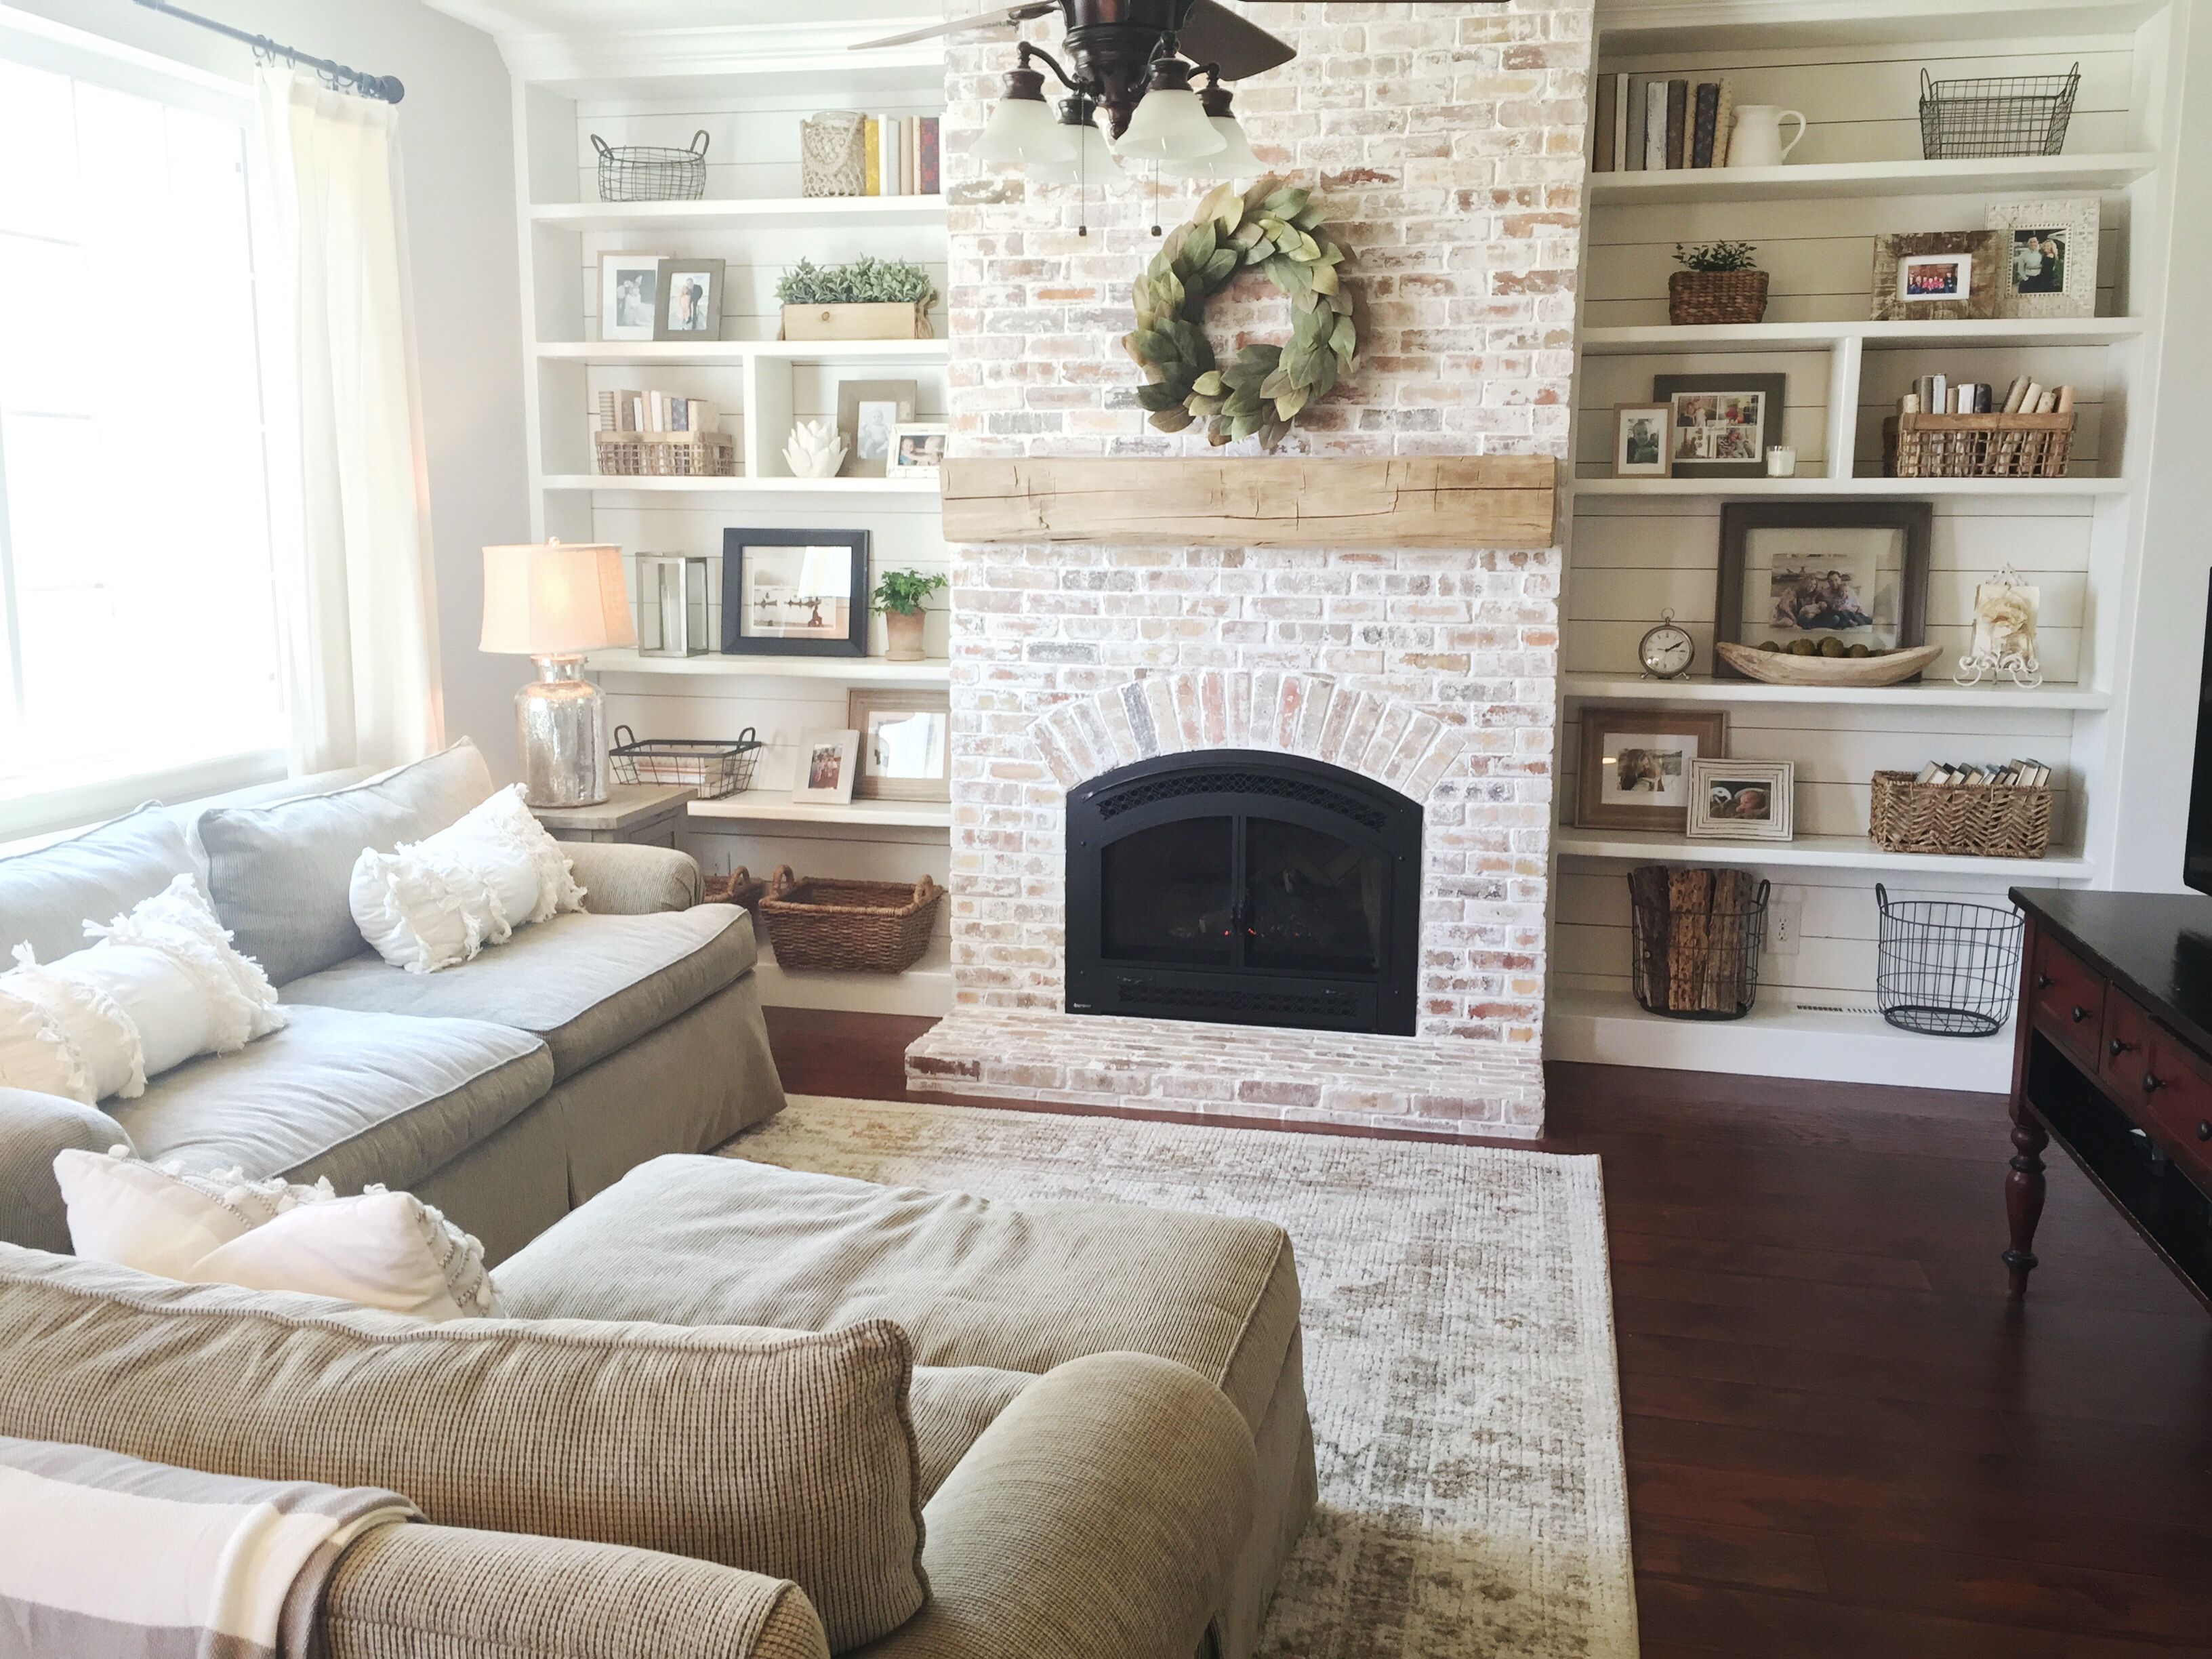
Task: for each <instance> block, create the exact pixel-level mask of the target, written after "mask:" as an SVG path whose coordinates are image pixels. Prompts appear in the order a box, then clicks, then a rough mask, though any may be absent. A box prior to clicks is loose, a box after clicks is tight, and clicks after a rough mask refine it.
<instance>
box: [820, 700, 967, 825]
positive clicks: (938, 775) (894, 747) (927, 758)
mask: <svg viewBox="0 0 2212 1659" xmlns="http://www.w3.org/2000/svg"><path fill="white" fill-rule="evenodd" d="M845 719H846V721H847V723H848V725H850V726H852V727H853V728H854V730H855V731H857V732H859V733H860V771H859V773H858V775H856V777H855V779H854V787H853V793H854V797H855V798H856V799H860V800H950V799H952V700H951V697H950V696H948V695H947V694H946V693H945V692H943V691H878V690H864V689H862V688H860V687H858V686H855V687H854V689H853V690H850V691H848V692H847V693H846V694H845Z"/></svg>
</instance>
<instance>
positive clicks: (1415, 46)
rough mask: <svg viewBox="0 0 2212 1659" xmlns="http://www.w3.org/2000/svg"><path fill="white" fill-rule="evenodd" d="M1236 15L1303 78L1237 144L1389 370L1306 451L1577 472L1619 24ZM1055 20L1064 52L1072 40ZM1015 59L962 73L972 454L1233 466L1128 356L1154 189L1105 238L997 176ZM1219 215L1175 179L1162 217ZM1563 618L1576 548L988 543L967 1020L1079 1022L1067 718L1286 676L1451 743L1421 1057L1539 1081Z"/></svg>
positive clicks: (969, 813) (955, 209)
mask: <svg viewBox="0 0 2212 1659" xmlns="http://www.w3.org/2000/svg"><path fill="white" fill-rule="evenodd" d="M952 3H953V9H954V10H955V11H956V12H964V11H966V10H968V9H971V8H970V7H969V6H968V5H967V4H966V3H965V0H952ZM1231 3H1235V0H1231ZM1240 9H1242V10H1243V11H1244V12H1245V13H1246V14H1247V15H1249V16H1250V17H1251V18H1252V19H1253V20H1254V21H1256V22H1258V23H1259V24H1261V26H1262V27H1266V28H1267V29H1269V30H1270V31H1272V32H1273V33H1276V34H1279V35H1281V36H1282V37H1284V38H1285V40H1289V41H1291V43H1292V44H1294V45H1295V46H1297V48H1298V54H1299V55H1298V58H1297V61H1296V62H1295V63H1293V64H1290V65H1288V66H1287V67H1285V68H1284V69H1281V70H1275V71H1273V72H1271V73H1270V74H1268V75H1267V76H1262V77H1261V78H1259V79H1258V80H1256V81H1255V82H1252V83H1250V84H1249V86H1247V87H1246V88H1244V89H1243V90H1242V91H1240V92H1239V93H1238V94H1237V113H1238V115H1239V118H1241V119H1242V120H1243V123H1244V125H1245V129H1246V131H1247V132H1248V134H1249V137H1250V138H1251V141H1252V143H1253V146H1254V148H1255V149H1257V150H1258V152H1259V153H1260V155H1261V157H1262V159H1263V160H1265V161H1267V162H1268V163H1269V165H1270V166H1271V167H1273V168H1274V169H1275V170H1276V171H1278V172H1280V173H1285V174H1289V175H1293V176H1295V177H1296V178H1297V179H1298V180H1299V182H1301V183H1308V184H1311V185H1315V186H1316V187H1317V188H1318V190H1319V192H1320V195H1321V198H1322V202H1323V203H1324V204H1325V206H1326V207H1327V210H1328V216H1329V222H1330V225H1331V228H1332V232H1333V234H1334V235H1335V236H1336V237H1337V239H1338V240H1339V241H1340V243H1341V244H1342V245H1343V246H1344V247H1345V249H1346V252H1347V255H1348V256H1349V258H1350V263H1349V264H1348V265H1347V267H1346V270H1347V272H1348V273H1350V274H1352V275H1353V276H1356V277H1357V279H1358V282H1359V283H1360V284H1361V286H1362V288H1363V289H1364V298H1365V301H1366V314H1367V319H1368V322H1367V329H1366V332H1365V334H1364V337H1363V339H1362V341H1361V356H1360V363H1359V367H1358V371H1357V373H1356V374H1352V376H1350V377H1349V378H1348V379H1347V380H1346V382H1345V383H1344V384H1343V385H1341V386H1340V387H1339V389H1338V391H1337V392H1336V393H1335V394H1334V396H1333V397H1331V398H1329V399H1328V400H1327V401H1325V402H1323V403H1322V404H1317V405H1316V406H1314V407H1313V408H1311V409H1310V410H1307V411H1306V413H1305V415H1304V416H1303V417H1302V419H1301V420H1300V422H1299V423H1298V425H1297V428H1295V429H1294V431H1293V433H1292V435H1291V438H1290V440H1289V441H1288V442H1287V444H1286V446H1285V453H1301V452H1303V453H1325V454H1328V453H1333V454H1362V455H1393V454H1397V455H1413V454H1484V453H1530V452H1535V453H1550V454H1556V455H1560V456H1564V455H1565V453H1566V452H1567V437H1568V427H1567V410H1568V390H1569V386H1568V383H1569V378H1570V376H1571V373H1572V368H1573V326H1574V307H1575V293H1574V289H1575V279H1576V269H1577V262H1578V258H1579V254H1580V240H1581V219H1580V204H1581V197H1582V178H1583V164H1584V157H1583V147H1584V128H1585V123H1586V119H1587V116H1586V105H1585V101H1584V100H1585V85H1586V82H1587V78H1588V71H1589V54H1590V24H1591V0H1511V3H1510V4H1508V5H1504V6H1484V5H1474V4H1458V3H1437V4H1418V3H1403V0H1401V3H1303V4H1245V5H1243V6H1241V7H1240ZM1031 28H1032V30H1033V31H1034V32H1035V33H1034V34H1033V38H1035V39H1036V40H1039V41H1040V42H1041V43H1048V44H1055V45H1056V40H1054V36H1056V34H1057V29H1056V27H1047V26H1046V25H1043V24H1037V25H1032V26H1031ZM1010 64H1012V48H1011V47H1010V46H1008V45H1006V43H1004V42H992V41H985V42H981V43H970V42H967V41H957V42H956V44H955V45H954V46H953V49H952V52H951V64H950V69H949V72H948V86H947V100H948V101H947V111H946V116H945V173H946V189H947V191H948V193H949V195H950V197H951V250H950V252H951V259H950V283H949V291H948V293H947V295H946V300H947V307H946V316H947V325H948V328H949V331H950V334H951V339H952V342H953V349H952V363H951V380H950V398H949V402H950V409H951V423H952V433H953V436H952V440H951V443H952V447H953V451H954V453H956V454H964V455H1023V454H1031V455H1055V456H1077V455H1122V454H1166V453H1204V452H1205V444H1204V441H1203V438H1202V436H1200V434H1199V431H1198V430H1197V429H1196V428H1194V430H1193V431H1192V432H1190V433H1187V434H1184V435H1180V436H1177V437H1173V438H1170V437H1165V436H1163V435H1160V434H1158V433H1157V432H1154V431H1153V430H1152V428H1150V427H1148V426H1147V425H1146V424H1145V420H1144V416H1143V413H1142V411H1141V410H1139V409H1138V407H1137V404H1136V400H1135V387H1136V386H1137V384H1138V380H1139V376H1138V374H1137V372H1136V370H1135V368H1134V366H1133V364H1132V363H1131V362H1129V360H1128V359H1127V356H1125V355H1124V354H1123V353H1122V351H1121V348H1120V345H1119V343H1118V341H1119V337H1120V336H1121V335H1122V334H1123V333H1125V332H1126V331H1127V330H1128V329H1129V328H1130V327H1131V326H1132V325H1133V324H1132V319H1131V316H1130V311H1129V300H1128V295H1129V287H1130V283H1131V282H1132V280H1133V278H1134V277H1135V276H1137V274H1138V273H1139V271H1140V270H1141V269H1142V268H1143V265H1144V263H1145V262H1146V260H1147V259H1149V258H1151V257H1152V252H1153V250H1154V248H1155V247H1156V246H1157V244H1156V243H1155V242H1154V240H1153V239H1152V236H1151V235H1150V234H1149V227H1150V226H1151V224H1152V222H1154V217H1153V210H1152V191H1151V190H1150V188H1149V187H1144V188H1139V186H1137V185H1133V184H1131V183H1128V182H1118V183H1117V184H1115V185H1114V186H1113V187H1112V188H1111V189H1108V190H1103V191H1102V190H1098V189H1096V188H1094V190H1093V191H1092V193H1091V201H1090V203H1089V204H1088V205H1087V206H1086V207H1085V208H1083V209H1082V210H1080V211H1079V207H1078V204H1077V202H1076V200H1075V192H1074V191H1073V190H1072V189H1049V188H1040V187H1036V186H1031V185H1027V184H1025V182H1024V181H1023V180H1021V179H1019V178H1018V177H1014V176H1011V175H1008V174H1005V173H998V172H995V171H991V172H987V171H986V170H984V169H982V168H981V167H979V166H978V165H977V164H976V163H975V162H974V161H972V160H971V159H970V157H969V153H968V152H969V146H970V144H971V143H972V142H973V140H974V137H975V133H976V132H977V131H979V130H980V128H981V125H982V122H983V120H984V118H986V116H987V113H988V109H989V100H991V99H992V98H994V97H995V95H996V94H997V91H998V86H999V76H1000V75H1001V74H1002V73H1003V72H1004V70H1006V68H1007V67H1008V66H1009V65H1010ZM1199 194H1200V189H1197V188H1194V187H1191V186H1188V185H1174V184H1172V183H1169V184H1165V185H1163V187H1162V189H1161V192H1160V197H1159V204H1158V222H1160V223H1162V224H1163V225H1165V226H1167V227H1169V228H1172V227H1173V226H1175V225H1176V224H1178V223H1180V222H1182V220H1183V219H1184V218H1186V217H1187V216H1188V213H1189V210H1190V207H1191V205H1192V204H1194V201H1195V199H1196V197H1197V196H1198V195H1199ZM1079 222H1087V224H1088V226H1089V234H1088V235H1079V234H1077V226H1078V223H1079ZM1209 322H1210V324H1211V325H1213V327H1212V331H1213V334H1214V342H1215V345H1216V347H1217V349H1221V350H1228V349H1234V347H1235V346H1236V345H1237V344H1238V343H1242V339H1243V338H1266V339H1273V340H1279V339H1281V338H1282V337H1284V335H1285V332H1286V331H1287V310H1286V307H1285V302H1284V301H1281V300H1280V299H1279V298H1278V297H1276V296H1274V295H1273V289H1272V288H1271V286H1270V285H1269V284H1268V283H1267V281H1266V279H1265V278H1264V277H1260V276H1246V277H1244V278H1243V279H1242V280H1241V281H1240V283H1239V284H1238V286H1237V288H1236V289H1234V290H1233V291H1232V292H1231V293H1230V294H1227V295H1222V296H1220V297H1219V298H1218V299H1217V301H1215V303H1214V305H1213V307H1212V309H1211V311H1210V313H1209ZM1252 449H1253V446H1252V445H1250V444H1249V443H1248V444H1245V445H1242V446H1238V447H1237V448H1236V449H1234V450H1232V451H1231V452H1230V453H1231V454H1235V453H1246V452H1249V451H1251V450H1252ZM951 603H952V611H953V642H952V652H953V656H954V672H953V715H954V744H955V750H954V756H955V758H954V781H953V817H954V826H953V843H952V866H951V885H952V893H953V933H954V962H955V969H956V972H957V976H958V980H959V983H960V987H961V997H962V1000H963V1002H965V1003H969V1004H978V1005H984V1006H994V1007H1000V1008H1039V1009H1043V1008H1057V1007H1059V1006H1061V978H1060V955H1061V946H1062V940H1063V932H1062V920H1063V918H1062V908H1061V884H1062V879H1063V845H1064V840H1063V838H1064V823H1065V820H1064V815H1063V811H1062V805H1063V789H1064V787H1065V782H1066V778H1065V773H1066V763H1065V760H1064V759H1062V760H1061V761H1060V765H1059V769H1058V770H1057V771H1056V770H1055V767H1054V762H1053V760H1052V758H1050V757H1048V754H1047V751H1046V748H1045V746H1043V745H1042V744H1041V743H1040V741H1039V737H1040V729H1039V726H1038V722H1040V721H1041V720H1044V719H1046V718H1047V717H1048V716H1050V715H1051V714H1053V712H1054V710H1055V709H1056V708H1060V707H1061V706H1062V705H1064V704H1067V703H1070V702H1080V701H1082V700H1086V699H1096V698H1097V697H1098V696H1100V695H1101V694H1111V693H1114V692H1116V691H1117V690H1119V688H1121V687H1122V686H1124V685H1127V684H1129V683H1131V682H1133V681H1139V680H1147V679H1152V678H1165V679H1168V680H1170V681H1171V682H1172V681H1173V680H1174V679H1175V678H1176V677H1178V676H1180V677H1183V678H1185V679H1186V680H1188V679H1189V678H1191V677H1194V676H1199V675H1202V674H1205V673H1206V672H1208V671H1212V672H1213V673H1214V674H1216V675H1225V676H1229V677H1231V678H1229V679H1227V680H1223V681H1220V682H1218V683H1221V684H1236V683H1237V677H1243V676H1254V677H1257V676H1263V675H1264V676H1271V677H1273V678H1274V682H1275V683H1279V681H1280V678H1281V677H1282V676H1283V674H1284V673H1285V671H1291V673H1293V674H1295V675H1298V676H1303V677H1304V679H1303V680H1302V682H1301V683H1302V684H1305V685H1307V686H1308V687H1309V688H1310V694H1312V693H1319V694H1322V695H1326V696H1329V697H1332V698H1333V697H1338V696H1341V697H1345V698H1347V699H1358V698H1361V697H1363V696H1364V698H1365V699H1366V700H1367V702H1369V703H1370V704H1372V705H1373V707H1374V708H1376V709H1377V710H1387V711H1394V712H1393V717H1395V718H1402V719H1403V720H1406V721H1407V722H1412V721H1417V720H1418V721H1433V722H1435V723H1437V726H1438V727H1439V728H1441V730H1442V731H1443V732H1444V733H1446V734H1448V735H1449V738H1450V740H1451V745H1452V746H1455V747H1456V750H1457V752H1456V753H1455V754H1453V755H1452V756H1451V757H1450V760H1449V765H1448V766H1446V767H1445V768H1444V769H1443V775H1441V776H1440V777H1437V778H1436V779H1435V780H1434V781H1433V784H1432V786H1431V787H1429V788H1428V789H1427V790H1426V791H1425V793H1426V805H1427V811H1428V822H1427V831H1426V837H1425V840H1426V846H1427V870H1426V873H1425V893H1424V903H1423V938H1422V945H1423V956H1422V981H1423V983H1422V1000H1421V1013H1420V1031H1421V1033H1422V1035H1423V1036H1425V1037H1429V1038H1437V1037H1449V1036H1459V1037H1466V1038H1472V1039H1476V1040H1479V1041H1483V1042H1501V1043H1505V1044H1509V1045H1513V1046H1514V1047H1516V1048H1518V1049H1519V1050H1520V1051H1521V1052H1522V1053H1526V1054H1531V1055H1533V1054H1534V1052H1535V1049H1536V1046H1537V1044H1538V1042H1539V1039H1540V1036H1541V1023H1542V990H1543V975H1544V960H1543V956H1544V907H1545V902H1546V853H1547V840H1548V825H1549V823H1550V819H1551V811H1552V806H1551V803H1552V796H1553V736H1554V734H1553V714H1554V692H1553V677H1554V675H1555V673H1556V671H1557V653H1558V639H1559V635H1558V627H1559V610H1558V607H1559V554H1558V551H1557V550H1551V551H1548V552H1541V553H1500V552H1493V551H1486V550H1482V549H1480V548H1469V549H1468V550H1464V551H1455V552H1437V551H1413V550H1406V551H1398V552H1389V551H1385V552H1349V551H1341V550H1281V549H1254V550H1228V551H1224V550H1205V549H1197V548H1191V549H1180V548H1160V547H1142V548H1139V547H1127V546H1100V547H1065V546H1061V547H1046V546H1035V547H1020V546H992V547H966V548H958V549H956V550H954V586H953V592H952V599H951ZM1149 690H1150V689H1149V688H1148V691H1149ZM1153 695H1157V696H1165V695H1167V694H1166V693H1165V692H1164V691H1163V692H1159V693H1156V694H1153ZM1098 706H1100V707H1103V706H1105V705H1098ZM1397 711H1402V712H1401V713H1400V712H1397ZM1253 746H1270V745H1269V744H1261V743H1255V744H1253ZM1357 769H1363V770H1370V775H1378V776H1379V775H1383V769H1381V768H1380V767H1379V766H1378V767H1377V768H1374V769H1370V768H1366V767H1364V766H1362V767H1359V768H1357ZM1401 776H1402V774H1401ZM1423 781H1424V783H1428V782H1429V780H1428V779H1427V778H1426V777H1425V778H1424V779H1423ZM1286 1035H1287V1034H1286Z"/></svg>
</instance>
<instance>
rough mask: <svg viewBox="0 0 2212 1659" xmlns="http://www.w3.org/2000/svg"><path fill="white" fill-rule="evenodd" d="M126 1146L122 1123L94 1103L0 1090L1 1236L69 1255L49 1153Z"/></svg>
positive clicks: (59, 1191) (63, 1214)
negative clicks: (89, 1104)
mask: <svg viewBox="0 0 2212 1659" xmlns="http://www.w3.org/2000/svg"><path fill="white" fill-rule="evenodd" d="M130 1145H131V1137H130V1136H129V1135H127V1134H125V1133H124V1132H123V1126H122V1125H121V1124H120V1123H118V1122H117V1121H115V1120H114V1119H113V1118H112V1117H110V1116H108V1115H107V1114H106V1113H105V1112H103V1111H101V1110H100V1108H98V1107H97V1106H80V1105H79V1104H77V1103H76V1102H75V1101H74V1100H64V1099H63V1098H62V1097H60V1096H59V1095H42V1094H39V1093H37V1092H35V1091H33V1090H29V1089H0V1239H5V1240H7V1242H8V1243H10V1244H21V1245H22V1246H24V1247H25V1248H26V1249H33V1250H52V1251H53V1252H54V1253H55V1254H56V1255H68V1254H69V1247H70V1235H69V1212H68V1211H67V1210H66V1209H65V1208H64V1207H63V1205H62V1189H61V1188H60V1187H59V1186H58V1185H57V1184H56V1183H55V1181H54V1154H55V1153H56V1152H67V1151H68V1150H69V1149H70V1147H72V1146H74V1147H76V1148H78V1149H80V1150H81V1151H83V1152H106V1151H107V1149H108V1148H109V1147H111V1146H130Z"/></svg>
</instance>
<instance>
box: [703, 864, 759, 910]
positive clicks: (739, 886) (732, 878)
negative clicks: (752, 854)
mask: <svg viewBox="0 0 2212 1659" xmlns="http://www.w3.org/2000/svg"><path fill="white" fill-rule="evenodd" d="M767 895H768V880H767V878H765V877H763V876H757V875H755V874H753V873H752V872H750V870H748V869H746V868H745V866H744V865H742V864H741V865H739V866H738V867H737V868H736V869H734V870H732V871H731V872H730V873H729V874H728V875H726V876H709V877H708V878H707V884H706V899H707V902H708V903H709V904H734V905H736V906H737V907H738V908H739V909H741V910H745V911H749V912H750V913H751V914H752V915H756V916H757V915H759V914H760V902H761V900H762V899H763V898H764V897H766V896H767Z"/></svg>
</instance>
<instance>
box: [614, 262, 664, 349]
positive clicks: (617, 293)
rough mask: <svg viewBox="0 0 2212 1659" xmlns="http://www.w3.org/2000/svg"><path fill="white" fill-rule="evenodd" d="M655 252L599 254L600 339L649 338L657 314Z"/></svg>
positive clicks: (657, 270)
mask: <svg viewBox="0 0 2212 1659" xmlns="http://www.w3.org/2000/svg"><path fill="white" fill-rule="evenodd" d="M661 260H662V256H661V255H660V254H658V253H602V254H600V255H599V338H601V339H602V340H650V339H653V337H654V334H653V330H654V328H655V327H656V326H657V322H658V319H659V313H660V266H661Z"/></svg>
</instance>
